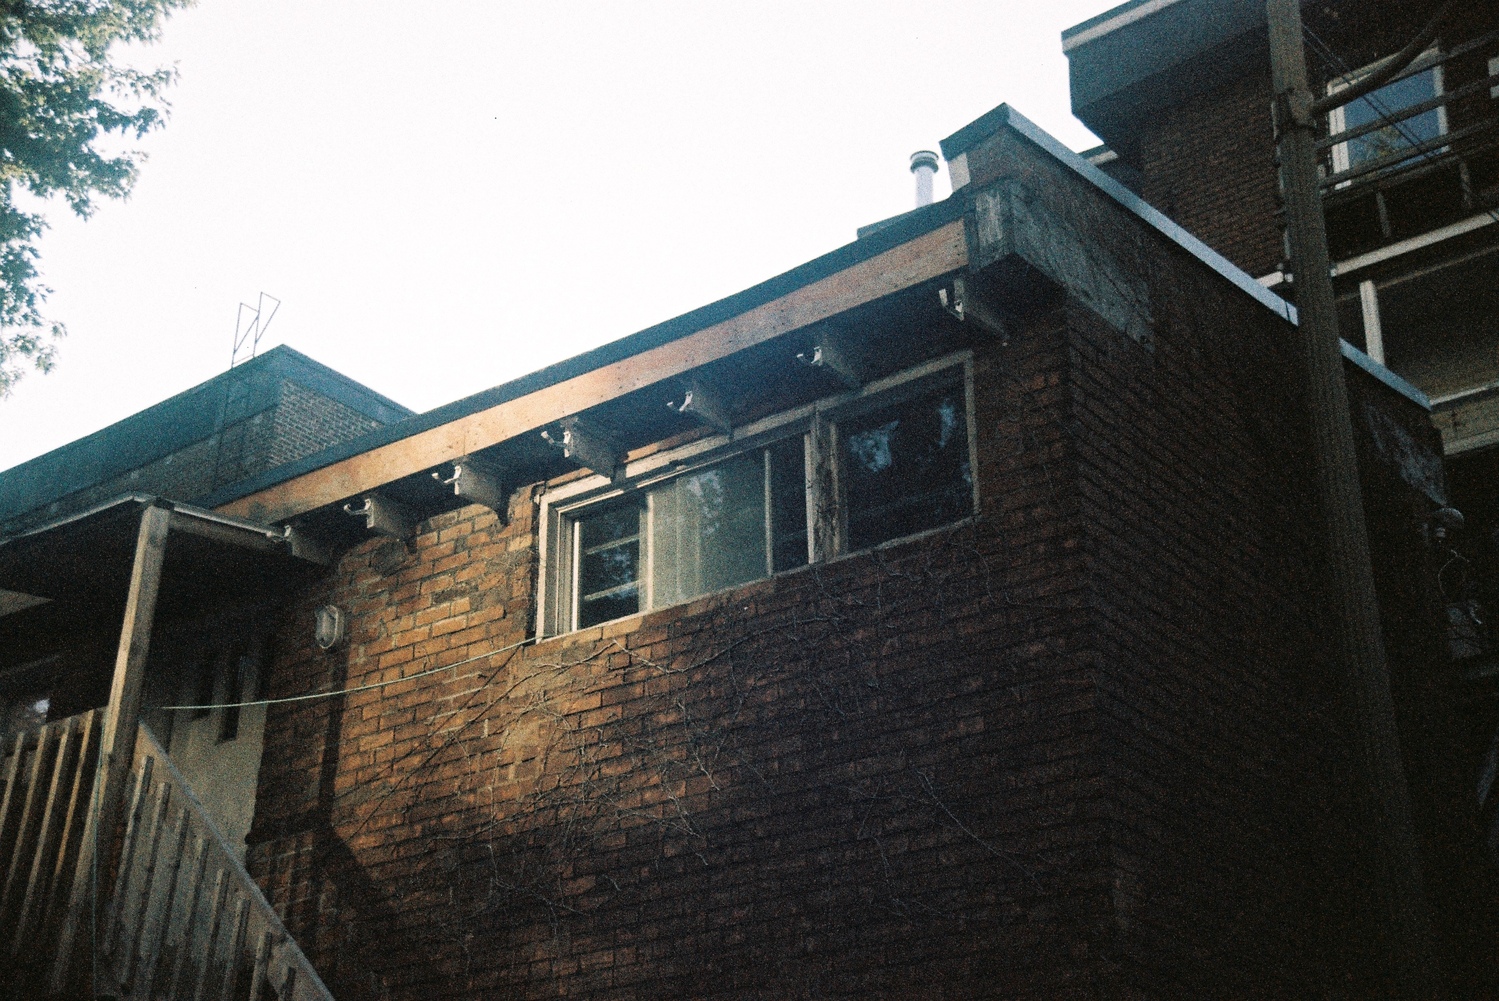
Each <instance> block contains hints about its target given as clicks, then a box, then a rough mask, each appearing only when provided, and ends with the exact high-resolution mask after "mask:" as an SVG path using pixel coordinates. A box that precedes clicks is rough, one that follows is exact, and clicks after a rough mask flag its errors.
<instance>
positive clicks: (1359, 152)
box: [1327, 53, 1447, 173]
mask: <svg viewBox="0 0 1499 1001" xmlns="http://www.w3.org/2000/svg"><path fill="white" fill-rule="evenodd" d="M1433 54H1434V53H1428V56H1430V55H1433ZM1428 56H1422V57H1421V58H1422V59H1425V58H1427V57H1428ZM1376 65H1377V64H1376ZM1372 69H1373V67H1366V68H1365V69H1363V70H1360V71H1358V72H1356V73H1353V74H1351V75H1350V76H1348V77H1346V78H1344V79H1342V80H1340V81H1338V82H1337V83H1334V84H1331V85H1329V86H1328V88H1327V89H1328V93H1336V92H1337V91H1339V90H1341V89H1343V88H1345V87H1349V86H1351V85H1352V84H1354V83H1357V82H1358V81H1359V80H1360V79H1362V78H1363V77H1365V76H1367V75H1368V74H1369V73H1370V72H1371V71H1372ZM1441 94H1442V67H1440V66H1432V67H1430V68H1428V69H1424V70H1422V71H1420V72H1419V73H1413V74H1411V75H1410V76H1407V77H1402V78H1400V79H1397V80H1394V81H1392V82H1391V83H1387V84H1385V85H1384V86H1383V87H1380V88H1379V89H1378V90H1376V91H1374V92H1373V93H1372V94H1367V95H1365V96H1364V97H1361V98H1358V99H1357V100H1355V101H1352V102H1350V103H1348V104H1345V105H1343V106H1342V107H1340V108H1334V109H1333V110H1332V111H1331V112H1330V113H1329V115H1328V130H1329V131H1330V132H1331V133H1332V134H1333V135H1336V134H1338V133H1340V132H1347V131H1349V130H1352V129H1357V128H1359V127H1360V126H1362V125H1369V124H1371V123H1374V122H1377V121H1381V120H1383V119H1385V118H1393V119H1396V120H1395V121H1394V122H1393V123H1392V124H1386V125H1384V126H1382V127H1380V128H1377V129H1374V130H1372V131H1369V132H1366V133H1364V134H1363V135H1360V136H1355V137H1354V138H1352V139H1349V140H1348V141H1347V142H1341V143H1338V144H1336V145H1335V146H1333V148H1332V169H1333V172H1334V173H1341V172H1342V171H1345V170H1351V169H1352V168H1354V167H1358V166H1360V165H1362V164H1365V163H1369V162H1370V161H1373V160H1377V159H1379V158H1380V157H1383V156H1385V155H1387V154H1390V153H1395V152H1399V151H1403V150H1409V149H1410V148H1411V146H1412V145H1413V144H1415V143H1422V142H1426V141H1428V140H1431V139H1436V138H1437V137H1438V136H1441V135H1444V134H1446V132H1447V116H1446V108H1445V107H1444V106H1441V105H1438V106H1437V107H1435V108H1429V109H1427V110H1426V111H1422V112H1420V113H1419V114H1415V115H1411V116H1410V117H1408V118H1399V117H1398V116H1399V113H1400V112H1401V111H1403V110H1405V109H1406V108H1410V107H1414V106H1415V105H1418V104H1423V103H1425V102H1427V101H1430V100H1432V99H1434V98H1437V97H1440V96H1441Z"/></svg>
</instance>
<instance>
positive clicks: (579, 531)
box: [541, 355, 975, 635]
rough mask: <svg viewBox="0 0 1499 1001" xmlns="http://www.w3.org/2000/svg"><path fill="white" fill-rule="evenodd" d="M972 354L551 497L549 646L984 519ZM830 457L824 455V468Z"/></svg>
mask: <svg viewBox="0 0 1499 1001" xmlns="http://www.w3.org/2000/svg"><path fill="white" fill-rule="evenodd" d="M965 359H966V355H963V356H958V357H953V358H947V359H943V360H941V362H940V363H933V364H932V365H929V366H923V367H922V368H921V369H918V370H915V371H913V372H910V373H904V374H902V375H900V376H896V377H892V378H891V379H887V380H881V382H879V383H876V384H874V385H872V386H870V387H867V388H865V389H864V390H861V391H859V392H857V393H853V394H843V395H841V396H839V397H835V398H832V399H829V400H825V401H821V402H819V403H816V404H812V405H810V406H807V407H804V408H802V409H800V410H798V411H795V412H792V413H789V414H782V415H779V416H778V417H775V418H772V419H770V420H767V421H761V422H759V423H758V424H756V425H753V426H751V427H750V428H746V429H736V438H737V439H738V441H737V442H736V443H734V444H729V443H727V442H726V441H725V440H724V438H723V437H721V436H719V437H715V438H712V439H708V440H707V441H705V442H699V443H695V444H694V445H691V446H686V447H685V448H683V449H678V450H675V451H672V452H666V453H661V454H658V455H657V456H653V457H652V458H651V459H649V460H643V461H642V463H639V464H636V467H638V468H631V469H630V470H628V471H627V472H628V473H629V479H630V480H631V481H632V485H631V486H630V487H627V488H625V489H620V488H618V487H616V486H613V485H610V484H606V483H604V478H603V477H595V478H592V479H590V480H584V481H575V482H574V483H571V484H567V485H566V486H564V487H560V488H558V490H556V491H553V492H551V493H549V494H548V495H547V496H546V497H545V498H544V499H543V505H544V515H543V518H542V524H543V526H544V528H543V530H544V531H545V532H546V533H547V538H546V539H544V542H543V552H544V553H545V554H546V557H545V561H546V564H547V565H546V566H545V567H544V569H543V581H544V587H545V588H546V594H545V595H544V596H543V597H544V601H543V603H542V608H543V621H542V623H541V629H542V631H543V634H546V635H554V634H557V633H562V632H567V631H569V630H572V629H582V628H586V627H588V626H592V625H597V624H598V623H601V622H608V621H610V620H613V619H617V618H621V617H623V616H626V615H633V614H635V613H636V612H643V611H648V610H650V609H654V608H665V607H668V606H670V605H675V604H680V603H682V602H684V601H689V600H691V599H692V598H695V597H698V596H700V595H703V594H708V593H711V592H713V591H718V590H721V589H723V588H727V587H733V586H735V585H738V584H745V583H748V582H750V581H755V580H760V579H762V578H765V577H768V576H770V575H772V574H776V573H780V572H782V571H785V570H791V569H795V568H797V567H801V566H805V565H806V564H807V563H809V562H811V561H812V560H814V559H822V558H827V557H829V556H835V555H838V554H839V553H843V552H853V551H857V550H861V549H867V548H870V547H872V546H876V545H879V544H880V543H883V542H888V541H891V540H893V539H899V538H904V537H906V536H909V535H914V534H916V533H918V532H923V531H926V530H928V529H932V528H938V527H941V526H942V525H946V524H950V523H952V522H954V521H959V520H961V519H963V518H965V517H968V516H969V515H971V514H972V513H973V511H974V505H975V493H974V482H973V474H972V463H973V457H972V449H973V443H972V440H971V435H970V433H969V427H970V423H971V422H970V420H969V416H968V414H969V404H968V398H969V389H968V379H967V377H966V373H967V367H966V364H964V361H965ZM824 457H825V458H824Z"/></svg>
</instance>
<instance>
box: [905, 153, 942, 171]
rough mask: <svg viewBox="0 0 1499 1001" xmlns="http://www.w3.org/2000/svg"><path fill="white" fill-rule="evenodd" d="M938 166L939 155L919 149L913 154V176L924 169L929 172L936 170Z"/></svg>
mask: <svg viewBox="0 0 1499 1001" xmlns="http://www.w3.org/2000/svg"><path fill="white" fill-rule="evenodd" d="M937 164H938V160H937V154H936V153H933V152H932V151H931V150H929V149H919V150H917V151H916V152H915V153H912V154H911V172H912V173H913V174H914V173H915V172H916V171H918V170H920V169H921V168H923V167H926V168H927V169H929V170H936V169H937Z"/></svg>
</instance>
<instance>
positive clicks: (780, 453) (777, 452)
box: [769, 435, 807, 573]
mask: <svg viewBox="0 0 1499 1001" xmlns="http://www.w3.org/2000/svg"><path fill="white" fill-rule="evenodd" d="M805 442H806V439H805V438H804V437H802V436H800V435H798V436H797V437H795V438H788V439H787V440H786V441H782V442H777V443H776V444H774V445H772V446H771V447H770V449H769V453H770V454H769V463H770V534H771V542H772V546H773V550H774V553H775V569H776V572H777V573H780V572H781V571H782V570H790V569H791V568H792V567H799V566H804V565H806V562H807V456H806V444H805Z"/></svg>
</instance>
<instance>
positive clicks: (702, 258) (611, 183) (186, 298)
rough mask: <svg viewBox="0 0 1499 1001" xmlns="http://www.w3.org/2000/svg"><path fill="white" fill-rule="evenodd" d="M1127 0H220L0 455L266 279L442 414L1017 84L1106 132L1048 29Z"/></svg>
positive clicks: (903, 157) (741, 261) (287, 321)
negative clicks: (1074, 88) (1072, 81)
mask: <svg viewBox="0 0 1499 1001" xmlns="http://www.w3.org/2000/svg"><path fill="white" fill-rule="evenodd" d="M1111 6H1114V4H1113V3H1111V2H1107V0H1053V2H1047V3H1036V2H1020V0H923V2H905V3H896V2H879V0H859V2H849V3H830V2H806V0H803V2H798V3H762V2H753V3H751V2H740V3H735V4H729V3H708V2H701V0H700V2H696V3H688V2H670V3H668V2H607V3H606V2H604V0H595V2H589V3H583V2H564V0H549V2H546V3H537V2H531V3H500V2H491V3H479V2H458V0H444V2H440V3H433V4H420V5H417V4H412V3H411V2H410V0H404V2H402V3H394V2H386V0H359V2H353V0H338V2H334V0H317V2H313V0H202V5H201V6H200V7H198V8H195V9H192V10H188V11H185V12H182V13H179V14H177V15H176V16H175V17H174V18H173V19H172V21H171V22H170V23H169V24H168V26H167V30H166V36H165V38H164V39H163V41H162V42H161V43H160V44H158V45H156V46H153V47H151V48H150V49H149V50H147V51H146V53H145V55H144V61H146V62H149V63H152V64H160V63H172V62H175V63H177V65H178V67H179V69H180V71H181V80H180V82H179V83H178V85H177V86H176V87H175V88H174V90H173V91H172V94H171V100H172V104H173V113H172V117H171V120H170V122H169V123H168V124H167V126H166V128H165V129H163V130H162V131H160V132H158V133H156V134H154V135H152V136H150V137H148V138H147V139H146V140H144V141H142V142H141V143H139V144H137V145H138V146H139V148H141V149H144V150H145V151H147V152H148V153H149V155H150V159H149V160H148V162H147V163H146V164H145V165H144V168H143V170H142V174H141V178H140V181H139V183H138V184H137V186H136V188H135V192H134V194H133V195H132V196H131V198H130V199H129V200H128V201H126V202H123V203H108V204H105V205H104V206H103V207H102V208H101V209H100V211H99V212H98V213H97V214H96V215H95V216H94V218H92V219H91V220H89V221H87V222H82V221H79V220H77V219H76V218H74V217H72V216H71V214H70V213H68V212H67V211H66V210H65V209H64V208H62V207H59V208H58V209H56V210H54V211H53V213H52V221H53V228H52V230H51V232H50V233H49V234H48V235H47V237H46V238H45V240H44V242H43V245H42V253H43V257H42V261H41V267H42V269H43V272H44V275H45V280H46V282H47V283H48V284H49V285H50V286H51V287H52V288H53V289H55V292H54V294H53V296H52V299H51V301H50V306H49V309H50V315H52V316H53V317H55V318H57V319H60V320H62V321H63V322H64V323H66V324H67V326H68V328H69V337H68V338H67V340H66V341H64V342H63V344H62V349H61V351H60V356H59V362H58V366H57V368H56V369H55V370H54V371H53V373H52V374H50V375H46V376H43V375H41V374H39V373H31V374H29V375H28V376H27V377H26V378H25V379H24V380H22V382H21V383H20V385H19V386H18V387H17V389H16V391H15V393H14V394H13V395H12V397H11V398H10V399H9V400H6V401H3V402H0V469H3V468H7V467H9V466H12V465H15V464H16V463H18V462H21V461H24V460H25V459H28V458H30V457H32V456H34V455H39V454H41V453H43V452H46V451H48V450H50V449H52V448H56V447H57V446H59V445H62V444H65V443H67V442H69V441H71V440H73V439H74V438H77V437H79V436H81V435H84V434H87V433H89V432H91V431H95V430H98V429H99V428H101V427H104V426H106V425H108V424H110V423H112V422H114V421H116V420H119V419H120V418H122V417H125V416H128V415H129V414H132V413H134V412H136V411H137V410H140V409H142V408H144V407H147V406H149V405H151V404H152V403H155V402H157V401H159V400H161V399H164V398H165V397H167V396H169V395H171V394H173V393H176V392H179V391H181V390H183V389H186V388H188V387H190V386H193V385H196V384H197V383H199V382H202V381H203V380H205V379H208V378H211V377H212V376H214V375H215V374H217V373H219V372H221V371H223V370H224V369H225V368H226V367H227V365H228V362H229V354H230V344H231V339H232V335H233V332H234V323H235V316H236V311H237V307H238V304H239V302H240V301H241V300H244V301H249V302H254V300H255V296H256V294H257V293H258V292H261V291H265V292H268V293H270V294H272V295H275V296H277V297H279V298H280V299H281V300H283V305H282V307H281V311H280V313H279V315H278V316H277V317H276V319H275V322H274V323H273V324H272V326H271V327H270V329H269V331H268V333H267V338H266V340H265V341H263V342H262V349H264V348H265V347H269V346H272V345H274V344H281V343H285V344H290V345H291V346H293V347H295V348H297V349H298V350H300V351H302V352H304V353H305V354H308V355H310V356H312V357H313V358H316V359H317V360H318V361H321V362H323V363H324V364H327V365H330V366H332V367H333V368H335V369H338V370H339V371H341V372H343V373H345V374H346V375H348V376H350V377H352V378H354V379H357V380H359V381H360V382H363V383H365V384H366V385H368V386H370V387H371V388H373V389H375V390H377V391H379V392H382V393H384V394H385V395H387V396H390V397H392V398H394V399H395V400H397V401H398V402H400V403H403V404H405V405H406V406H408V407H411V408H413V409H416V410H426V409H430V408H432V407H434V406H438V405H440V404H443V403H446V402H448V401H450V400H454V399H457V398H459V397H462V396H466V395H468V394H470V393H473V392H477V391H479V390H481V389H485V388H487V387H489V386H493V385H496V384H498V383H501V382H505V381H507V380H509V379H512V378H514V377H516V376H518V375H522V374H524V373H526V372H529V371H531V370H533V369H535V368H538V367H540V366H542V365H545V364H547V363H549V362H553V361H556V360H558V359H561V358H565V357H568V356H570V355H574V354H577V353H578V352H580V351H583V350H586V349H588V348H590V347H593V346H595V345H597V344H600V343H603V342H605V341H608V340H613V339H615V338H617V337H622V336H624V335H626V334H629V333H632V332H634V331H636V330H639V329H641V328H642V327H646V326H650V325H651V324H654V323H658V322H660V321H662V320H666V319H669V318H671V317H673V316H676V315H677V314H679V313H683V312H685V311H687V310H690V309H693V308H695V307H697V306H701V305H703V304H705V303H708V302H711V301H713V300H715V299H718V298H721V297H723V296H726V295H729V294H732V293H734V292H737V291H739V290H740V289H743V288H745V287H747V286H749V285H753V284H755V283H757V282H760V281H763V280H764V279H766V278H769V277H771V276H773V275H775V274H778V273H780V272H782V271H785V270H787V269H788V268H791V267H794V266H796V265H797V264H800V263H802V262H803V261H806V260H809V259H811V258H813V257H816V256H818V255H820V254H823V253H826V252H827V251H829V250H832V249H834V248H835V247H837V246H839V245H841V244H844V243H847V242H849V241H850V240H852V239H853V237H854V230H855V229H856V228H857V227H858V226H860V225H863V224H865V223H868V222H873V221H875V220H877V219H882V218H884V217H886V216H890V215H894V214H895V213H897V212H901V211H904V210H905V209H907V208H909V207H910V206H911V204H912V197H913V185H912V180H911V175H910V174H909V172H908V170H907V158H908V156H909V154H910V153H912V152H913V151H915V150H917V149H922V148H929V149H936V148H937V143H938V141H939V140H941V139H942V138H943V137H945V136H947V135H949V134H951V133H952V132H954V131H956V130H957V129H958V128H960V127H961V126H963V125H965V124H967V123H968V122H970V121H972V120H973V119H975V118H977V117H978V116H979V115H981V114H983V113H984V112H985V111H988V110H989V109H990V108H992V107H994V106H995V105H997V104H999V103H1001V102H1004V101H1008V102H1009V103H1010V104H1012V105H1013V106H1014V107H1016V108H1017V109H1018V110H1019V111H1021V112H1022V113H1023V114H1025V115H1026V116H1028V117H1030V118H1031V119H1032V120H1034V121H1035V122H1036V123H1037V124H1039V125H1041V126H1042V127H1043V128H1045V129H1047V130H1049V131H1050V132H1052V133H1053V134H1054V135H1056V136H1057V137H1058V138H1059V139H1061V140H1062V141H1063V142H1064V143H1066V144H1067V145H1069V146H1072V147H1073V148H1074V149H1081V148H1084V147H1086V146H1089V145H1092V144H1094V143H1095V142H1096V140H1095V139H1094V138H1093V137H1092V136H1091V135H1090V134H1089V133H1088V132H1087V130H1086V129H1084V128H1083V127H1082V125H1081V124H1080V123H1078V122H1077V121H1076V120H1075V119H1074V118H1072V116H1071V114H1070V112H1069V105H1068V96H1067V66H1066V60H1065V59H1064V58H1063V56H1062V51H1061V40H1060V37H1059V36H1060V33H1061V31H1062V29H1063V28H1065V27H1068V26H1070V25H1072V24H1076V23H1077V22H1079V21H1082V20H1084V19H1086V18H1088V17H1092V16H1093V15H1095V14H1098V13H1100V12H1102V11H1104V10H1106V9H1108V8H1109V7H1111ZM136 61H138V62H139V61H142V60H141V59H140V58H137V59H136ZM948 190H949V187H948V183H947V177H946V171H945V169H944V171H943V172H942V174H941V175H939V177H938V183H937V196H938V197H939V198H942V197H946V195H947V193H948Z"/></svg>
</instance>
